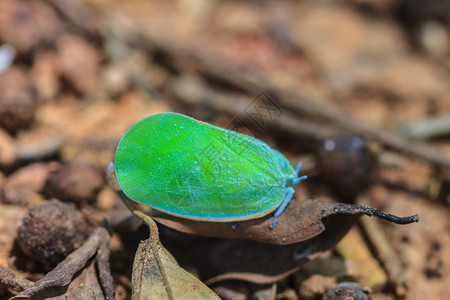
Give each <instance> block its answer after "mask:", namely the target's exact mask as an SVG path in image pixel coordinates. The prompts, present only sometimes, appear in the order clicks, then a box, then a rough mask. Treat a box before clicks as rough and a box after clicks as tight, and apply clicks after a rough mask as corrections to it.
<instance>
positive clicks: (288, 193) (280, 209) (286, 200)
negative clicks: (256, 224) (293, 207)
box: [270, 187, 295, 228]
mask: <svg viewBox="0 0 450 300" xmlns="http://www.w3.org/2000/svg"><path fill="white" fill-rule="evenodd" d="M294 192H295V190H294V188H293V187H288V188H287V189H286V196H284V200H283V202H282V203H281V205H280V206H279V207H278V209H277V210H276V211H275V214H274V215H273V222H272V224H271V225H270V228H273V227H274V226H275V222H276V221H277V218H278V217H279V216H280V215H281V213H282V212H283V211H284V209H285V208H286V206H287V205H288V204H289V201H291V199H292V196H293V195H294Z"/></svg>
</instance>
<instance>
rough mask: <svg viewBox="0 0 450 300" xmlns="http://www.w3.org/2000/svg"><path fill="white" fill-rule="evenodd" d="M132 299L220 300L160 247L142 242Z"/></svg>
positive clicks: (157, 244) (134, 265)
mask: <svg viewBox="0 0 450 300" xmlns="http://www.w3.org/2000/svg"><path fill="white" fill-rule="evenodd" d="M132 283H133V299H220V298H219V297H218V296H217V295H216V294H215V293H214V292H213V291H212V290H210V289H209V288H208V287H207V286H206V285H205V284H204V283H202V282H201V281H200V280H198V279H197V278H196V277H194V276H193V275H192V274H190V273H189V272H187V271H185V270H184V269H183V268H181V267H180V266H179V265H178V263H177V261H176V260H175V258H174V257H173V256H172V255H171V254H170V253H169V251H167V250H166V249H165V248H164V247H163V246H162V245H161V244H160V243H159V241H158V242H155V241H152V240H150V239H148V240H145V241H143V242H141V244H140V245H139V247H138V250H137V252H136V256H135V261H134V264H133V277H132Z"/></svg>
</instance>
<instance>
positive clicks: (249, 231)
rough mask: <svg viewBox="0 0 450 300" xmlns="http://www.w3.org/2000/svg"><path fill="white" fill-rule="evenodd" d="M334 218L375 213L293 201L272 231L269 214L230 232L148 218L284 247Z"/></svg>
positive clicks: (221, 226)
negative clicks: (328, 218) (324, 220)
mask: <svg viewBox="0 0 450 300" xmlns="http://www.w3.org/2000/svg"><path fill="white" fill-rule="evenodd" d="M380 213H381V214H384V213H382V212H380ZM336 214H343V215H345V214H351V215H352V214H367V215H374V214H375V213H374V211H373V209H372V208H369V207H363V206H358V205H352V204H342V203H334V202H324V201H318V200H300V199H293V200H292V201H291V202H290V203H289V206H288V207H287V208H286V210H285V211H284V212H283V213H282V214H281V216H280V217H279V218H278V220H277V223H276V225H275V227H274V228H273V229H272V228H270V227H269V225H270V224H271V223H272V220H273V214H269V215H267V216H265V217H263V218H259V219H254V220H249V221H243V222H240V223H239V224H238V225H237V227H235V228H233V227H234V226H233V224H234V223H218V222H199V221H193V220H188V219H182V218H177V217H173V216H169V215H166V214H163V213H159V212H155V213H154V214H153V215H152V217H153V218H154V219H155V220H156V221H158V222H159V223H161V224H164V225H166V226H168V227H170V228H173V229H175V230H177V231H180V232H184V233H190V234H197V235H203V236H211V237H221V238H244V239H250V240H254V241H258V242H263V243H270V244H274V245H288V244H294V243H298V242H301V241H304V240H307V239H310V238H312V237H314V236H316V235H318V234H320V233H321V232H322V231H324V229H325V225H324V222H323V219H324V218H326V217H329V216H333V215H336ZM380 217H382V216H380ZM413 221H414V220H413Z"/></svg>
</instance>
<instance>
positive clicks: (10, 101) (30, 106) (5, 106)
mask: <svg viewBox="0 0 450 300" xmlns="http://www.w3.org/2000/svg"><path fill="white" fill-rule="evenodd" d="M36 105H37V96H36V90H35V87H34V84H33V82H32V81H31V79H30V78H29V77H28V75H27V74H26V73H25V72H24V71H23V70H22V69H20V68H17V67H11V68H9V69H8V70H6V71H5V72H4V73H2V74H0V126H1V127H3V128H5V129H6V130H7V131H10V132H16V131H18V130H19V129H22V128H25V127H27V126H29V125H30V124H31V122H32V121H33V119H34V113H35V110H36Z"/></svg>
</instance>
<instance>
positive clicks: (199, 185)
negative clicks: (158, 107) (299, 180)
mask: <svg viewBox="0 0 450 300" xmlns="http://www.w3.org/2000/svg"><path fill="white" fill-rule="evenodd" d="M277 153H278V152H274V150H272V149H271V148H270V147H269V146H268V145H267V144H265V143H263V142H261V141H259V140H258V139H255V138H252V137H249V136H247V135H243V134H240V133H236V132H234V131H230V130H226V129H222V128H219V127H216V126H213V125H210V124H207V123H203V122H200V121H197V120H195V119H192V118H189V117H186V116H184V115H180V114H176V113H161V114H156V115H152V116H150V117H147V118H146V119H144V120H142V121H140V122H139V123H137V124H136V125H135V126H133V127H132V128H130V129H129V131H128V132H127V133H126V134H125V135H124V137H123V138H122V140H121V141H120V143H119V146H118V147H117V152H116V157H115V165H116V175H117V179H118V181H119V184H120V186H121V187H122V189H123V191H124V192H125V194H126V195H127V196H129V197H130V198H132V199H133V200H136V201H138V202H142V203H144V204H147V205H150V206H152V207H154V208H157V209H159V210H161V211H164V212H167V213H170V214H174V215H178V216H182V217H185V218H192V219H199V220H211V221H235V220H236V221H237V220H244V219H250V218H255V217H258V216H262V215H265V214H268V213H269V212H271V211H273V210H274V209H275V208H277V207H278V206H279V204H280V203H281V202H282V201H283V198H284V195H285V183H286V178H285V170H284V169H285V168H286V167H285V166H280V157H279V156H278V155H281V154H280V153H278V154H277ZM281 157H282V158H284V157H283V156H282V155H281ZM284 160H286V159H285V158H284ZM286 161H287V160H286ZM289 167H290V169H292V167H291V166H290V165H289Z"/></svg>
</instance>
